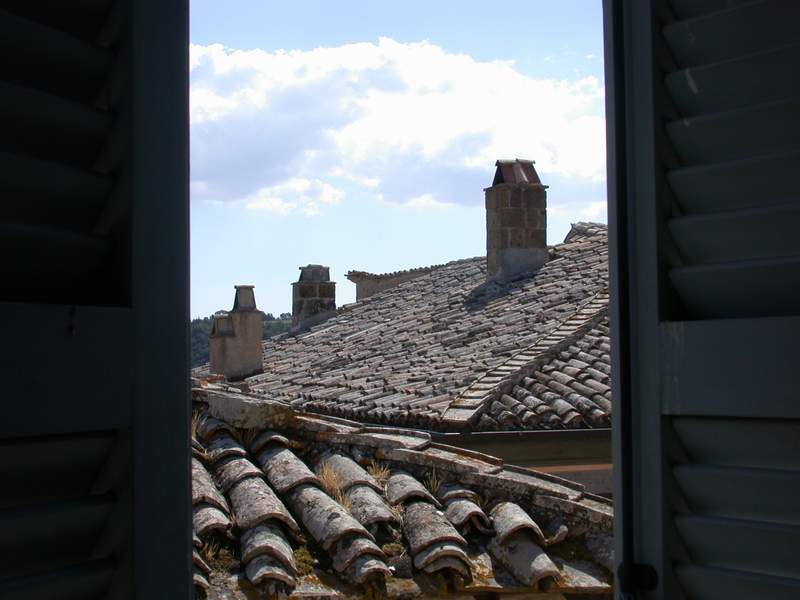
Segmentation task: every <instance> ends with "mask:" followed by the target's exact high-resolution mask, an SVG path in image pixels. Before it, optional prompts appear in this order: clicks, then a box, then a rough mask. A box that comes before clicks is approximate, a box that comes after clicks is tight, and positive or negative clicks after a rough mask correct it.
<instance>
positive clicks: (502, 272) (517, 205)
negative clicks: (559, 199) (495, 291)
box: [484, 158, 548, 282]
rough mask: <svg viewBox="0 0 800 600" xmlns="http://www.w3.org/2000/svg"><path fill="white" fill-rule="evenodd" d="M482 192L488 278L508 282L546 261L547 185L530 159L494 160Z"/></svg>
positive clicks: (535, 268) (537, 267)
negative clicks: (489, 182) (489, 180)
mask: <svg viewBox="0 0 800 600" xmlns="http://www.w3.org/2000/svg"><path fill="white" fill-rule="evenodd" d="M495 165H496V166H497V170H496V171H495V175H494V181H493V182H492V186H491V187H488V188H486V189H485V190H484V192H485V193H486V263H487V264H486V266H487V270H488V278H489V279H491V280H495V281H501V282H503V281H510V280H512V279H515V278H517V277H520V276H522V275H525V274H528V273H532V272H533V271H536V270H537V269H539V268H540V267H541V266H542V265H543V264H544V263H545V262H547V256H548V252H547V186H546V185H542V182H541V180H540V179H539V175H538V174H537V173H536V170H535V169H534V168H533V161H532V160H522V159H519V158H517V159H515V160H498V161H497V162H496V163H495Z"/></svg>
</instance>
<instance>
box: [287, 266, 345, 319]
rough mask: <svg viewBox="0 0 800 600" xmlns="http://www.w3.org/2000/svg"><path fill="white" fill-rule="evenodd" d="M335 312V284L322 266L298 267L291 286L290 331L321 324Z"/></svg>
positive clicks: (326, 269)
mask: <svg viewBox="0 0 800 600" xmlns="http://www.w3.org/2000/svg"><path fill="white" fill-rule="evenodd" d="M335 312H336V283H335V282H333V281H331V276H330V269H329V268H328V267H323V266H322V265H306V266H305V267H300V279H298V280H297V281H296V282H294V283H293V284H292V331H300V330H302V329H307V328H308V327H311V326H312V325H316V324H317V323H322V322H323V321H325V320H326V319H328V318H329V317H331V316H332V315H333V314H334V313H335Z"/></svg>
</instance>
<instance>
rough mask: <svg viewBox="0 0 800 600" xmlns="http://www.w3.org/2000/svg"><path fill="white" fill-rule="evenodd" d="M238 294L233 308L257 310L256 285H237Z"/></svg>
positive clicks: (237, 309)
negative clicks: (254, 289)
mask: <svg viewBox="0 0 800 600" xmlns="http://www.w3.org/2000/svg"><path fill="white" fill-rule="evenodd" d="M233 287H235V288H236V296H234V299H233V310H235V311H242V310H255V309H256V295H255V293H254V292H253V288H254V287H255V286H254V285H235V286H233Z"/></svg>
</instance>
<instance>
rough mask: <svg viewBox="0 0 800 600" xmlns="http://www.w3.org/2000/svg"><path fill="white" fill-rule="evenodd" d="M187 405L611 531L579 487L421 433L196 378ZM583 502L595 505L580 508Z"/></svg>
mask: <svg viewBox="0 0 800 600" xmlns="http://www.w3.org/2000/svg"><path fill="white" fill-rule="evenodd" d="M192 401H193V402H200V403H203V404H205V405H206V410H207V415H208V416H210V417H213V418H214V419H217V420H218V421H217V423H218V425H219V426H225V427H233V428H235V429H237V430H244V431H246V430H252V431H256V430H270V431H271V430H274V431H276V432H278V431H286V430H288V431H291V432H292V433H293V434H295V435H299V436H301V437H303V438H306V439H309V440H313V441H315V442H320V443H326V444H329V445H332V446H343V447H347V448H348V449H350V450H352V448H358V447H370V448H373V449H374V450H375V451H376V458H378V459H379V460H382V461H387V462H390V463H400V464H403V465H407V466H408V467H416V468H422V469H424V470H427V471H432V470H439V471H440V472H443V471H444V472H449V473H451V475H457V476H458V478H459V479H460V480H463V481H464V482H465V483H469V484H470V485H473V486H477V487H480V488H482V489H489V488H492V489H494V488H495V487H497V486H499V487H500V488H506V489H505V491H507V492H510V493H512V495H520V496H527V497H528V500H532V501H534V503H535V504H540V505H541V506H542V507H546V506H547V505H549V504H552V503H553V502H562V503H563V502H569V503H571V504H572V505H573V506H574V505H575V504H578V505H582V506H583V508H584V509H586V510H587V511H588V512H589V513H591V514H592V515H594V519H599V520H600V521H601V525H602V526H603V528H606V529H608V530H610V528H611V514H612V513H611V510H612V509H611V502H610V501H607V500H605V499H603V498H598V497H595V496H594V495H593V494H590V493H589V492H587V491H586V488H585V486H584V485H583V484H580V483H577V482H573V481H570V480H567V479H563V478H561V477H558V476H557V475H553V474H550V473H542V472H539V471H537V470H535V469H531V468H528V467H519V466H516V465H511V464H507V463H506V462H505V461H504V460H503V459H501V458H498V457H496V456H492V455H488V454H484V453H481V452H476V451H474V450H469V449H466V448H460V447H458V446H453V445H450V444H446V443H441V442H437V441H435V440H434V439H433V437H432V436H431V434H430V433H429V432H427V431H423V430H418V429H412V428H403V427H393V426H384V425H372V424H364V423H360V422H357V421H352V420H349V419H344V418H341V417H335V416H332V415H325V414H321V413H315V412H308V411H304V410H301V409H298V408H297V407H294V406H292V405H291V404H289V403H286V402H284V401H282V400H280V399H277V398H274V397H272V396H267V395H257V394H253V393H251V392H246V391H241V390H239V389H236V388H233V387H230V386H227V385H225V384H219V383H215V382H208V380H204V379H198V378H195V379H194V380H193V381H192ZM584 500H587V501H588V500H592V501H597V502H588V503H584ZM596 504H597V506H596ZM573 516H579V515H573Z"/></svg>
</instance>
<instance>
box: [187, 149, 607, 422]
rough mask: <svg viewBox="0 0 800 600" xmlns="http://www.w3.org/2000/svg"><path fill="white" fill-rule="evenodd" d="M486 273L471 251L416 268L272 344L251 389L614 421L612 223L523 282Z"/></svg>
mask: <svg viewBox="0 0 800 600" xmlns="http://www.w3.org/2000/svg"><path fill="white" fill-rule="evenodd" d="M511 166H512V167H513V165H511ZM523 166H524V165H523ZM517 170H519V168H518V169H517ZM486 269H487V267H486V259H485V258H473V259H466V260H459V261H455V262H451V263H447V264H444V265H438V266H435V267H430V268H425V269H417V270H412V271H409V272H408V273H410V274H413V275H414V276H413V277H410V278H408V279H406V280H404V281H400V282H399V283H397V284H396V285H393V286H392V287H390V288H388V289H383V290H382V291H379V292H377V293H375V294H374V295H371V296H369V297H368V298H365V299H362V300H360V301H358V302H356V303H354V304H350V305H346V306H344V307H341V308H340V309H339V310H338V311H337V312H336V313H335V315H334V316H332V317H331V318H330V319H328V320H326V321H325V322H323V323H321V324H318V325H316V326H314V327H312V328H311V329H309V330H308V331H306V332H304V333H301V334H299V335H282V336H278V337H275V338H271V339H269V340H267V341H265V342H264V344H263V373H261V374H258V375H255V376H252V377H249V378H247V379H246V380H244V382H242V387H243V389H246V390H247V391H249V392H250V393H253V394H261V395H265V396H270V397H274V398H279V399H282V400H285V401H287V402H290V403H291V404H292V405H293V406H295V407H297V408H301V409H303V410H307V411H312V412H317V413H322V414H328V415H332V416H339V417H346V418H349V419H354V420H357V421H360V422H368V423H376V424H377V423H380V424H389V425H396V426H404V427H414V428H420V429H428V430H439V431H470V430H472V431H486V430H497V429H558V428H565V427H570V428H581V427H607V426H609V424H610V419H611V394H610V389H609V373H610V367H609V362H610V361H609V356H608V354H609V340H608V316H607V306H608V296H607V287H608V247H607V232H606V226H605V225H602V224H596V223H578V224H575V225H573V226H572V229H571V230H570V232H569V234H568V235H567V236H566V238H565V240H564V242H563V243H561V244H557V245H555V246H551V247H550V248H549V259H548V261H547V262H546V263H545V264H544V266H542V267H541V268H540V269H538V270H537V271H536V272H535V273H532V274H529V275H527V276H523V277H520V278H518V279H516V280H514V281H510V282H508V283H497V282H491V281H488V282H487V273H486ZM402 273H403V272H400V273H393V274H391V275H392V276H393V277H394V276H397V275H401V274H402ZM399 279H403V278H399ZM195 374H196V375H199V376H203V375H207V374H208V369H207V367H206V368H200V369H198V370H196V371H195Z"/></svg>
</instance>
